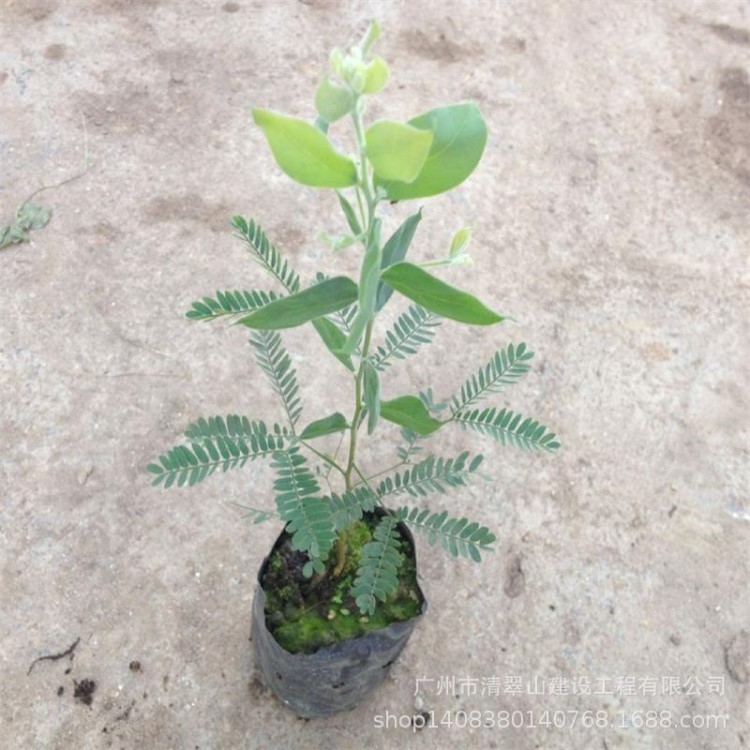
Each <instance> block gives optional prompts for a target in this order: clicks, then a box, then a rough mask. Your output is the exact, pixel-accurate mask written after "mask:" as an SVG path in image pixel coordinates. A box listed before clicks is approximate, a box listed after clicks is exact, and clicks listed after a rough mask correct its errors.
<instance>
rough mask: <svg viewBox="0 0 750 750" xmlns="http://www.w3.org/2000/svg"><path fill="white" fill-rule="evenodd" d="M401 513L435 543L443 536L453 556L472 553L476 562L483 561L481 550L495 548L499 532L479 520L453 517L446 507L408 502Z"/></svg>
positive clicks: (443, 546) (445, 547)
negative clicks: (435, 510)
mask: <svg viewBox="0 0 750 750" xmlns="http://www.w3.org/2000/svg"><path fill="white" fill-rule="evenodd" d="M397 515H398V518H399V519H400V520H401V521H403V522H404V523H406V524H408V525H409V526H411V527H412V528H413V529H414V530H415V531H418V532H420V533H422V534H424V535H425V536H426V537H427V542H428V544H429V545H430V546H431V547H432V546H433V545H434V544H435V542H437V541H438V540H439V541H440V546H441V547H442V548H443V549H444V550H445V551H446V552H448V554H450V555H452V556H453V557H470V558H471V559H472V560H473V561H474V562H481V560H482V556H481V553H480V550H481V551H482V552H492V551H493V549H492V547H491V546H490V545H491V544H492V543H493V542H494V541H495V539H496V537H495V535H494V534H493V533H492V532H491V531H490V530H489V529H488V528H487V527H486V526H480V525H479V524H478V523H477V522H476V521H474V522H472V523H469V521H468V519H467V518H456V517H455V516H453V517H451V516H449V515H448V513H447V512H446V511H444V510H443V511H440V512H439V513H432V512H431V511H430V510H429V509H428V508H424V509H421V508H408V507H406V506H404V507H403V508H401V510H400V511H399V512H398V514H397Z"/></svg>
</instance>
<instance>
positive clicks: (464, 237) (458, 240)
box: [448, 227, 471, 258]
mask: <svg viewBox="0 0 750 750" xmlns="http://www.w3.org/2000/svg"><path fill="white" fill-rule="evenodd" d="M470 239H471V229H469V227H463V228H462V229H459V230H458V231H457V232H456V233H455V234H454V235H453V240H452V242H451V247H450V251H449V253H448V256H449V257H451V258H455V257H456V256H457V255H460V254H461V253H462V252H463V251H464V250H465V249H466V247H467V246H468V244H469V240H470Z"/></svg>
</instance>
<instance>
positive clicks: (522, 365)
mask: <svg viewBox="0 0 750 750" xmlns="http://www.w3.org/2000/svg"><path fill="white" fill-rule="evenodd" d="M533 356H534V352H530V351H527V349H526V344H518V346H514V345H513V344H509V345H508V348H507V349H499V350H498V351H497V352H495V354H494V355H493V357H492V359H491V360H490V361H489V362H488V363H487V364H486V365H485V366H484V367H482V368H480V369H479V371H478V372H477V373H476V374H475V375H472V376H471V377H470V378H469V379H468V380H467V381H466V382H465V383H464V384H463V385H462V386H461V393H460V395H459V396H454V397H453V399H452V403H451V411H452V412H453V413H454V414H455V413H456V412H459V411H461V410H462V409H465V408H466V407H467V406H470V405H471V404H473V403H475V402H477V401H480V400H481V399H483V398H485V397H486V396H489V395H490V394H491V393H496V392H497V391H499V390H500V389H501V388H502V387H503V386H506V385H513V384H514V383H517V382H518V381H519V380H520V379H521V378H522V377H523V376H524V375H525V374H526V373H527V372H528V371H529V370H530V369H531V367H530V366H529V365H528V364H526V363H527V362H528V361H529V360H530V359H532V358H533Z"/></svg>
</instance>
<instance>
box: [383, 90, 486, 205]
mask: <svg viewBox="0 0 750 750" xmlns="http://www.w3.org/2000/svg"><path fill="white" fill-rule="evenodd" d="M409 125H413V126H414V127H415V128H419V129H421V130H429V131H431V132H432V133H433V134H434V138H433V141H432V146H431V148H430V153H429V154H428V155H427V159H426V161H425V163H424V166H423V167H422V170H421V172H420V173H419V175H418V176H417V178H416V179H415V180H414V181H413V182H410V183H407V182H398V181H393V180H380V179H376V181H375V184H376V185H379V186H380V187H382V188H384V189H385V191H386V194H387V196H388V198H389V200H408V199H411V198H427V197H428V196H431V195H437V194H438V193H444V192H445V191H446V190H450V189H451V188H454V187H456V186H457V185H460V184H461V183H462V182H463V181H464V180H465V179H466V178H467V177H468V176H469V175H470V174H471V173H472V172H473V171H474V169H475V168H476V166H477V164H479V160H480V159H481V158H482V153H483V152H484V147H485V144H486V143H487V126H486V124H485V122H484V118H483V117H482V114H481V112H480V111H479V108H478V107H477V106H476V104H473V103H471V102H468V103H464V104H453V105H450V106H447V107H438V108H437V109H433V110H430V111H429V112H425V113H424V114H422V115H420V116H419V117H415V118H414V119H412V120H409Z"/></svg>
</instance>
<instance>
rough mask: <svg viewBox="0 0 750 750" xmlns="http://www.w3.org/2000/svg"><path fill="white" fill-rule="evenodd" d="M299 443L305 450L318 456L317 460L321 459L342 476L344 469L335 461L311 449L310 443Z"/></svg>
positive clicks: (302, 441)
mask: <svg viewBox="0 0 750 750" xmlns="http://www.w3.org/2000/svg"><path fill="white" fill-rule="evenodd" d="M300 442H301V443H302V445H304V446H305V448H307V450H309V451H311V452H312V453H314V454H315V455H316V456H318V458H322V459H323V461H325V462H326V463H327V464H328V466H329V468H330V469H336V471H338V472H339V473H340V474H341V475H342V476H344V469H343V468H342V467H341V466H339V465H338V464H337V463H336V461H335V459H333V458H331V457H330V456H327V455H326V454H325V453H321V452H320V451H319V450H317V449H315V448H313V447H312V445H310V443H308V442H306V441H305V440H300Z"/></svg>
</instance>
